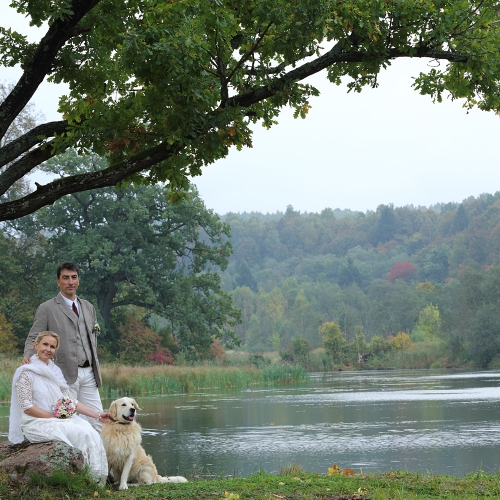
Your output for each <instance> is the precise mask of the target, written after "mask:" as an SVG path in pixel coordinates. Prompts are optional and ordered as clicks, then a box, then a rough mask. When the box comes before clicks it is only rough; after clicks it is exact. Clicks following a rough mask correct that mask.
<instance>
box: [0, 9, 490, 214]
mask: <svg viewBox="0 0 500 500" xmlns="http://www.w3.org/2000/svg"><path fill="white" fill-rule="evenodd" d="M11 6H12V7H14V8H15V9H16V10H17V11H18V12H19V15H20V16H27V17H28V18H29V19H30V20H31V23H32V24H33V25H36V26H41V25H43V24H44V23H47V26H48V28H47V31H46V34H45V36H44V37H43V38H42V39H41V40H40V42H39V43H30V42H28V40H27V39H26V37H24V36H23V35H21V34H19V33H16V32H15V31H13V30H12V29H10V28H5V27H4V28H0V64H1V65H3V66H15V65H21V67H22V69H23V74H22V76H21V78H20V79H19V81H18V82H17V84H16V85H15V87H14V88H13V89H12V91H10V92H9V94H8V95H7V96H6V97H5V99H3V102H2V104H1V105H0V141H1V140H2V138H3V137H4V136H5V135H6V134H7V133H8V130H9V127H12V126H13V124H14V123H15V121H16V118H17V117H18V116H19V115H20V113H22V110H23V108H24V107H25V106H26V105H27V103H28V102H29V101H30V99H31V97H32V96H33V94H34V93H35V91H36V90H37V88H38V86H39V85H40V83H41V82H42V81H43V80H44V79H45V78H48V79H49V80H50V81H52V82H55V83H61V82H64V83H66V84H67V85H68V86H69V93H68V95H66V96H63V97H62V98H61V101H60V105H59V110H60V112H61V113H62V116H63V119H62V120H59V121H55V122H50V123H43V124H40V125H38V126H35V127H32V128H30V129H29V130H28V131H27V132H26V133H24V134H23V135H21V136H20V137H18V138H17V139H15V140H12V141H10V142H8V143H7V144H2V147H1V148H0V168H1V169H2V170H1V173H0V195H6V196H4V197H3V199H2V203H1V205H0V220H11V219H15V218H18V217H21V216H23V215H26V214H29V213H33V212H34V211H36V210H38V209H39V208H40V207H42V206H44V205H48V204H51V203H53V202H54V201H56V200H57V199H59V198H60V197H61V196H64V195H65V194H68V193H75V192H81V191H85V190H88V189H95V188H100V187H106V186H113V185H116V184H119V183H120V182H122V181H125V182H134V183H139V184H140V183H156V182H158V181H162V182H169V185H170V189H171V192H172V198H173V199H175V198H177V197H178V196H179V194H182V193H184V192H185V190H186V188H187V186H188V178H189V177H190V176H196V175H200V174H201V169H202V167H203V166H205V165H207V164H210V163H212V162H214V161H215V160H217V159H219V158H222V157H224V156H226V155H227V153H228V150H229V148H230V147H231V146H236V147H237V148H242V147H244V146H251V144H252V133H251V127H252V125H254V124H255V123H257V122H261V123H262V124H263V125H264V126H267V127H269V126H271V125H272V124H273V123H275V119H276V117H277V115H278V114H279V112H280V110H281V108H282V107H284V106H291V107H292V108H293V109H294V111H295V116H296V117H298V116H301V117H304V116H305V115H306V114H307V111H308V109H309V107H310V104H309V99H310V97H311V96H314V95H317V94H318V92H317V90H316V89H315V88H314V87H312V86H311V85H309V84H305V83H302V82H303V80H304V79H305V78H307V77H308V76H311V75H313V74H315V73H318V72H320V71H322V70H327V76H328V79H329V80H330V81H331V82H332V83H335V84H337V85H340V84H341V83H342V82H346V84H347V88H348V89H349V90H354V91H361V89H362V88H363V87H365V86H376V85H377V75H378V73H379V72H380V70H381V68H384V67H387V66H388V65H390V64H391V61H393V60H395V59H398V58H401V57H403V58H406V57H419V58H430V59H433V60H436V61H437V62H438V63H439V62H440V61H442V62H443V64H442V65H439V64H436V65H434V66H435V67H429V71H428V72H427V74H421V75H420V76H419V77H418V78H417V79H416V81H415V87H416V88H417V89H418V90H419V91H420V92H421V93H423V94H428V95H431V96H432V97H433V98H434V99H436V100H438V101H439V100H441V99H442V96H443V94H444V93H445V92H449V94H450V95H451V97H452V99H457V98H463V99H465V103H466V106H478V107H479V108H481V109H483V110H495V111H496V110H498V109H500V92H499V74H500V70H499V55H498V50H497V49H498V46H499V45H500V44H499V42H500V40H499V38H500V35H499V33H500V31H499V30H500V24H498V21H499V19H498V14H497V12H498V5H497V1H496V0H495V1H493V0H484V1H483V0H474V1H471V0H419V1H414V0H397V1H395V0H383V1H382V0H357V1H356V2H347V1H343V0H295V1H293V2H290V1H286V0H272V1H270V0H210V1H206V2H199V1H198V0H179V1H175V2H174V1H170V2H163V1H158V0H64V1H60V2H50V1H49V0H40V1H37V2H31V1H27V0H12V1H11ZM68 148H77V149H78V150H79V151H80V152H88V151H92V152H94V153H97V154H100V155H103V154H107V155H108V157H109V166H107V167H106V168H103V169H102V170H99V171H88V172H81V173H78V174H75V175H71V176H65V177H62V178H57V179H55V180H54V181H52V182H49V183H48V184H46V185H44V186H38V187H37V189H36V190H35V191H34V192H32V193H28V192H26V191H24V192H23V193H21V194H19V195H18V196H17V198H16V197H14V199H13V198H12V197H9V196H8V194H9V190H11V189H12V187H13V186H14V185H15V183H16V182H17V181H19V180H22V179H23V178H25V176H27V175H29V174H30V173H32V172H33V171H34V170H35V169H36V168H38V167H39V166H40V165H41V164H42V163H43V162H44V161H46V160H48V159H49V158H52V157H54V156H57V155H60V154H62V153H63V152H64V151H65V150H67V149H68ZM42 168H43V167H42Z"/></svg>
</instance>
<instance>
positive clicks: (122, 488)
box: [118, 483, 128, 490]
mask: <svg viewBox="0 0 500 500" xmlns="http://www.w3.org/2000/svg"><path fill="white" fill-rule="evenodd" d="M118 489H119V490H128V485H127V483H125V484H122V483H120V486H118Z"/></svg>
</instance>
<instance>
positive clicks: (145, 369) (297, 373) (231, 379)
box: [101, 365, 309, 398]
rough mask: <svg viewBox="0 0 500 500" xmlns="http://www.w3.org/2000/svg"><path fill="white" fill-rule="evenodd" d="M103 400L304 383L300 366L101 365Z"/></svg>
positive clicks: (303, 370)
mask: <svg viewBox="0 0 500 500" xmlns="http://www.w3.org/2000/svg"><path fill="white" fill-rule="evenodd" d="M102 374H103V388H102V389H101V395H102V396H103V397H109V398H114V397H116V396H117V395H122V396H123V395H131V394H134V395H141V394H142V395H144V394H172V393H182V392H193V391H197V390H202V389H215V388H229V387H248V386H250V385H256V384H287V383H297V382H302V381H305V380H307V379H308V377H309V375H308V373H307V371H306V370H305V369H304V368H303V367H301V366H294V365H271V366H266V367H263V368H260V369H259V368H257V367H254V366H238V367H220V366H208V365H204V366H192V367H187V366H166V365H162V366H136V367H134V366H124V365H103V366H102Z"/></svg>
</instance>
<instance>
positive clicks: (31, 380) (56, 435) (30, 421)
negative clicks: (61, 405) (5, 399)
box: [9, 332, 109, 482]
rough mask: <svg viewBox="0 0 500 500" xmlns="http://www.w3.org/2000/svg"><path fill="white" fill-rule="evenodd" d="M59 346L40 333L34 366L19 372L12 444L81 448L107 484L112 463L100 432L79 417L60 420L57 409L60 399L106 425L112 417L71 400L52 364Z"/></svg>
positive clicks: (92, 469)
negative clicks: (56, 443) (59, 444)
mask: <svg viewBox="0 0 500 500" xmlns="http://www.w3.org/2000/svg"><path fill="white" fill-rule="evenodd" d="M58 346H59V335H57V334H56V333H54V332H40V333H39V334H38V336H37V338H36V339H35V344H34V349H35V351H36V353H35V354H33V356H32V357H31V362H30V363H29V364H26V365H22V366H20V367H19V368H18V369H17V370H16V372H15V374H14V378H13V380H12V396H11V407H10V421H9V441H10V442H11V443H14V444H17V443H21V442H23V441H24V439H25V438H26V439H27V440H28V441H30V442H31V443H41V442H45V441H62V442H64V443H66V444H68V445H70V446H73V447H75V448H78V449H79V450H80V451H81V452H82V454H83V458H84V461H85V464H86V465H88V467H89V470H90V473H91V475H92V477H93V478H94V479H95V480H96V481H98V482H103V481H105V479H106V477H107V475H108V462H107V459H106V452H105V451H104V446H103V444H102V441H101V437H100V436H99V434H98V432H97V431H96V430H94V429H93V428H92V426H91V425H90V424H89V423H88V422H86V421H85V420H84V419H82V418H79V417H78V416H76V415H73V416H71V417H69V418H57V417H56V416H55V415H54V410H53V405H54V403H55V402H56V401H57V400H58V399H60V398H67V399H71V400H72V401H73V403H74V405H75V406H76V411H77V412H79V413H82V414H83V415H87V416H89V417H92V418H95V419H97V420H100V421H101V422H103V423H108V422H109V413H107V412H105V413H103V412H97V411H96V410H93V409H91V408H89V407H88V406H85V405H84V404H83V403H79V402H78V401H76V400H74V399H73V398H72V397H71V394H70V392H69V388H68V384H67V383H66V380H65V379H64V376H63V374H62V372H61V369H60V368H59V367H58V366H56V365H55V363H54V362H53V361H52V358H53V357H54V354H55V353H56V350H57V347H58Z"/></svg>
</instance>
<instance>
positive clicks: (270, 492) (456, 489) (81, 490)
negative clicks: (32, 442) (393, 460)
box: [0, 467, 500, 500]
mask: <svg viewBox="0 0 500 500" xmlns="http://www.w3.org/2000/svg"><path fill="white" fill-rule="evenodd" d="M331 469H332V470H331V473H326V474H324V475H322V474H312V473H305V472H302V471H300V470H294V468H293V467H290V470H288V471H284V473H282V474H280V475H270V474H266V473H264V472H258V473H256V474H253V475H252V476H250V477H247V478H230V479H223V478H218V479H210V480H206V479H196V478H195V479H193V478H189V479H190V480H189V482H188V483H187V484H166V485H165V484H162V485H152V486H140V487H130V489H129V490H127V491H118V490H116V489H115V488H114V487H112V486H110V485H107V486H106V487H104V488H99V487H96V486H95V484H94V483H92V482H91V481H89V480H86V479H84V478H81V477H74V476H73V477H67V476H61V475H60V476H57V477H55V478H37V479H35V480H34V481H33V482H32V483H31V484H29V485H26V486H22V487H20V488H16V490H11V489H9V488H8V487H7V486H6V485H5V482H4V481H0V484H1V486H0V498H2V499H4V500H6V499H19V500H28V499H29V500H32V499H33V498H46V499H48V498H50V499H54V500H59V499H60V500H66V499H67V498H75V497H78V498H81V499H90V498H94V499H95V498H101V499H108V498H109V499H111V498H113V499H126V500H139V499H141V500H143V499H149V498H163V499H175V500H200V499H214V500H245V499H252V500H273V499H286V500H313V499H314V500H365V499H366V500H368V499H369V500H386V499H401V500H424V499H427V500H428V499H438V498H439V499H445V500H446V499H449V500H451V499H453V500H456V499H463V500H469V499H477V498H498V497H499V496H500V475H498V474H485V473H483V472H481V471H478V472H475V473H472V474H469V475H467V476H465V477H462V478H457V477H452V476H435V475H432V474H418V473H411V472H406V471H396V472H389V473H385V474H360V473H359V471H358V473H355V471H351V470H350V469H346V470H341V469H334V468H331Z"/></svg>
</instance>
